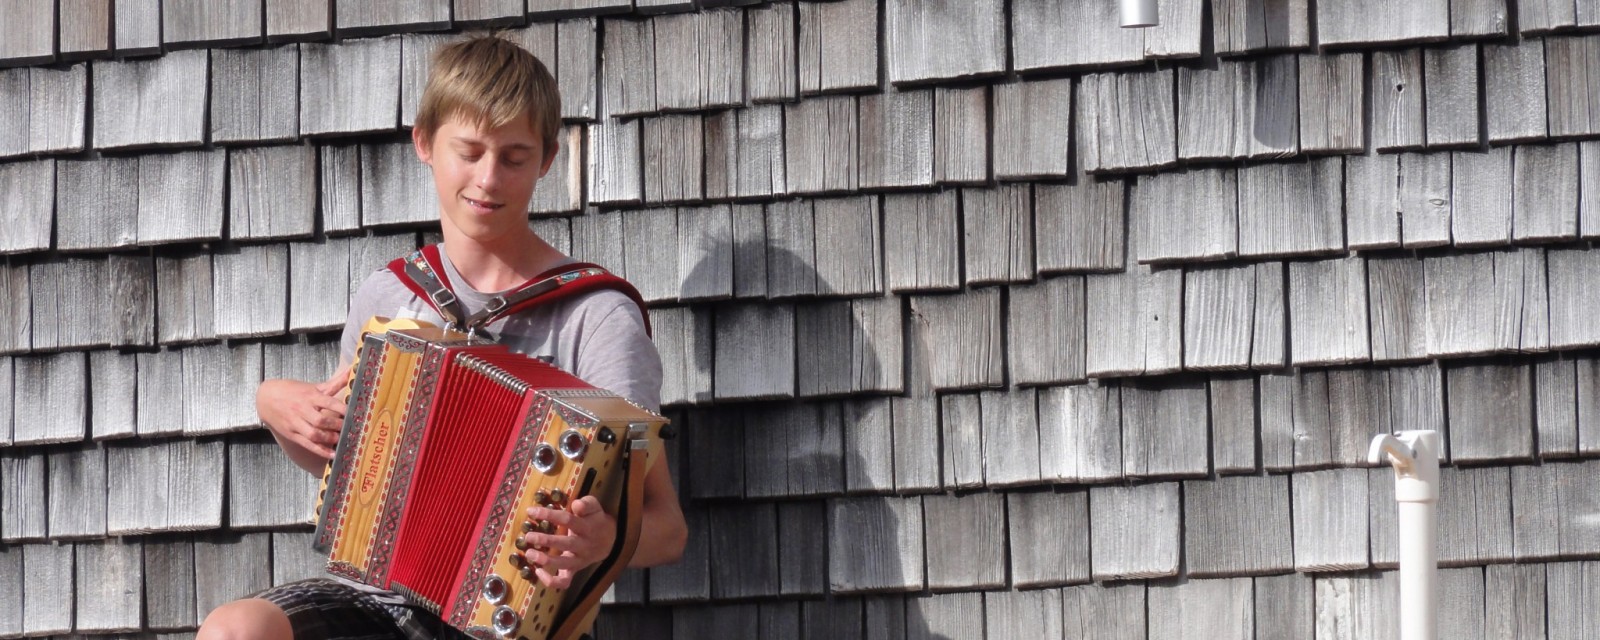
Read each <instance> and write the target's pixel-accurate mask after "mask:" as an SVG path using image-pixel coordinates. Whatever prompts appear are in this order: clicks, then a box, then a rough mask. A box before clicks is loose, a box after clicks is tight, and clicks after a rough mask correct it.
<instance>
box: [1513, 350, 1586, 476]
mask: <svg viewBox="0 0 1600 640" xmlns="http://www.w3.org/2000/svg"><path fill="white" fill-rule="evenodd" d="M1576 364H1577V363H1576V361H1574V360H1569V359H1565V358H1563V359H1560V360H1541V361H1539V362H1537V363H1534V365H1533V392H1534V399H1533V407H1534V416H1533V425H1534V429H1535V430H1536V431H1537V435H1536V438H1537V440H1536V441H1535V443H1534V446H1535V447H1536V448H1537V450H1538V452H1539V457H1541V458H1543V459H1545V460H1551V459H1555V458H1567V457H1572V456H1575V455H1577V453H1578V369H1577V367H1576V366H1575V365H1576ZM1512 482H1513V483H1514V482H1516V480H1515V478H1513V480H1512Z"/></svg>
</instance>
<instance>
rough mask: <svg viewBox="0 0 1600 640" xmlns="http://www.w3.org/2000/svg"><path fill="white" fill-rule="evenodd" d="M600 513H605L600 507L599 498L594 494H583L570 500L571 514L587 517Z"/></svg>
mask: <svg viewBox="0 0 1600 640" xmlns="http://www.w3.org/2000/svg"><path fill="white" fill-rule="evenodd" d="M600 513H605V509H603V508H601V507H600V500H599V499H598V498H595V497H594V496H584V497H582V498H578V499H577V500H574V501H572V515H575V516H578V517H579V518H587V517H589V516H592V515H595V514H600Z"/></svg>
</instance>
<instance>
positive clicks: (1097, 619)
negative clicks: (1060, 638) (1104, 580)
mask: <svg viewBox="0 0 1600 640" xmlns="http://www.w3.org/2000/svg"><path fill="white" fill-rule="evenodd" d="M1145 593H1146V589H1145V585H1144V583H1142V582H1133V583H1126V584H1120V585H1117V586H1110V585H1106V584H1090V585H1084V586H1081V587H1068V588H1065V589H1062V590H1061V594H1062V607H1061V619H1062V626H1063V628H1064V629H1065V631H1066V636H1064V637H1094V638H1105V639H1106V640H1139V639H1140V638H1145V637H1147V636H1146V635H1145V633H1146V624H1147V622H1146V621H1147V615H1146V613H1147V612H1146V607H1145Z"/></svg>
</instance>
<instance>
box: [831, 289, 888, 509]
mask: <svg viewBox="0 0 1600 640" xmlns="http://www.w3.org/2000/svg"><path fill="white" fill-rule="evenodd" d="M896 311H897V312H898V311H899V308H898V305H897V306H896ZM897 316H898V313H897ZM840 404H841V406H840V410H841V411H842V412H843V413H842V416H843V419H844V424H845V425H847V426H846V427H845V430H844V455H845V467H844V471H845V476H844V486H845V492H846V493H854V494H861V493H886V492H890V491H893V490H894V456H895V447H894V408H893V403H892V401H891V400H890V399H889V398H865V399H860V400H846V401H844V402H842V403H840Z"/></svg>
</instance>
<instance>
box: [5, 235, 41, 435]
mask: <svg viewBox="0 0 1600 640" xmlns="http://www.w3.org/2000/svg"><path fill="white" fill-rule="evenodd" d="M29 271H30V269H29V267H28V265H25V264H18V265H16V266H0V295H4V296H5V299H6V300H10V301H12V303H11V304H10V305H7V306H5V307H0V354H6V353H23V352H26V351H27V350H28V348H29V343H31V342H32V341H33V319H32V315H33V292H32V291H31V285H30V282H29V280H30V278H29ZM5 432H6V430H5V429H3V428H0V433H5Z"/></svg>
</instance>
